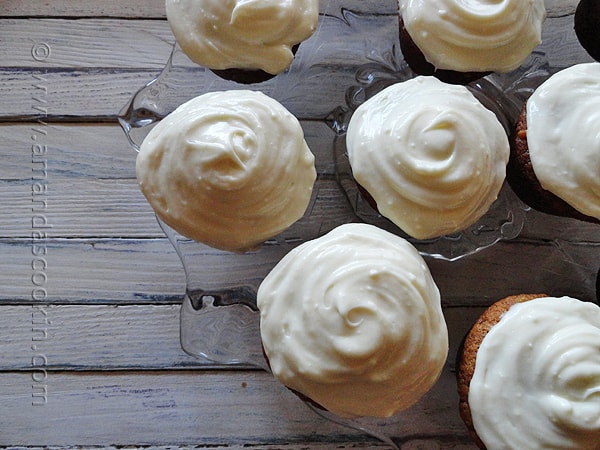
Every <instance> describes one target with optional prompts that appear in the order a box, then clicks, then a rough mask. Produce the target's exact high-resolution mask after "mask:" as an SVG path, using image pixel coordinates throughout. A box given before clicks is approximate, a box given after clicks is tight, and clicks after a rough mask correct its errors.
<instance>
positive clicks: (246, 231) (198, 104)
mask: <svg viewBox="0 0 600 450" xmlns="http://www.w3.org/2000/svg"><path fill="white" fill-rule="evenodd" d="M136 172H137V178H138V181H139V185H140V187H141V190H142V192H143V193H144V195H145V196H146V198H147V199H148V201H149V203H150V205H151V206H152V207H153V209H154V211H155V212H156V214H157V215H158V216H159V217H160V218H161V219H162V220H164V222H166V223H167V224H168V225H170V226H171V227H172V228H174V229H175V230H176V231H178V232H179V233H181V234H183V235H184V236H187V237H189V238H191V239H195V240H197V241H200V242H203V243H205V244H208V245H210V246H213V247H216V248H219V249H224V250H232V251H243V250H248V249H250V248H252V247H254V246H256V245H258V244H260V243H261V242H263V241H264V240H266V239H268V238H270V237H273V236H275V235H276V234H278V233H279V232H281V231H283V230H284V229H285V228H287V227H288V226H290V225H291V224H292V223H294V222H295V221H296V220H298V219H299V218H300V217H302V215H303V214H304V212H305V210H306V208H307V206H308V203H309V201H310V197H311V192H312V187H313V184H314V181H315V179H316V170H315V166H314V156H313V154H312V153H311V152H310V150H309V148H308V146H307V144H306V142H305V140H304V134H303V131H302V128H301V126H300V123H299V122H298V120H297V119H296V118H295V117H294V116H293V115H292V114H291V113H290V112H289V111H287V110H286V109H285V108H284V107H283V106H282V105H281V104H280V103H279V102H277V101H276V100H274V99H272V98H270V97H268V96H267V95H265V94H262V93H260V92H254V91H226V92H212V93H208V94H204V95H201V96H199V97H196V98H194V99H192V100H190V101H188V102H186V103H184V104H183V105H181V106H180V107H178V108H177V109H176V110H175V111H174V112H172V113H171V114H169V115H168V116H167V117H165V118H164V119H163V120H161V121H160V122H159V123H158V124H157V125H156V126H155V127H154V128H153V129H152V130H151V131H150V133H149V134H148V136H147V137H146V138H145V139H144V142H143V143H142V145H141V148H140V152H139V154H138V156H137V162H136Z"/></svg>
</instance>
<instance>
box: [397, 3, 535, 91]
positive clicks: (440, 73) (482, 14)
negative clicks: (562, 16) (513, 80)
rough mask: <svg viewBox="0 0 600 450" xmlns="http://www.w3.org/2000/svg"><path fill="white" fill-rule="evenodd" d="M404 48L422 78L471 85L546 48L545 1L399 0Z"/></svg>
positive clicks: (412, 66) (505, 69)
mask: <svg viewBox="0 0 600 450" xmlns="http://www.w3.org/2000/svg"><path fill="white" fill-rule="evenodd" d="M399 7H400V45H401V49H402V54H403V55H404V58H405V60H406V62H407V63H408V65H409V66H411V68H412V69H413V70H414V71H415V72H416V73H418V74H420V75H433V76H436V77H438V78H440V79H441V80H443V81H446V82H449V83H456V84H466V83H468V82H470V81H473V80H475V79H477V78H480V77H481V76H483V75H486V74H487V73H489V72H510V71H512V70H514V69H516V68H517V67H519V66H520V65H521V63H522V62H523V61H524V60H525V59H526V58H527V57H528V56H529V55H530V54H531V52H532V51H533V49H534V48H535V47H536V46H537V45H538V44H540V43H541V30H542V23H543V21H544V19H545V17H546V9H545V7H544V1H543V0H472V1H467V0H426V1H425V0H399Z"/></svg>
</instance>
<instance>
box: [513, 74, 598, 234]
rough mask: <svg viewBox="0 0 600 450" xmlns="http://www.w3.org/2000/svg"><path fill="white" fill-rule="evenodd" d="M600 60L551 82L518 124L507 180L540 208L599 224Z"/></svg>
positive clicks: (535, 96)
mask: <svg viewBox="0 0 600 450" xmlns="http://www.w3.org/2000/svg"><path fill="white" fill-rule="evenodd" d="M598 130H600V63H589V64H579V65H575V66H572V67H569V68H567V69H564V70H562V71H560V72H558V73H556V74H554V75H553V76H551V77H550V78H549V79H548V80H546V81H545V82H544V83H543V84H542V85H541V86H540V87H538V88H537V89H536V90H535V92H534V93H533V94H532V95H531V97H530V98H529V99H528V101H527V102H526V104H525V106H524V108H523V110H522V113H521V116H520V117H519V120H518V122H517V125H516V127H515V132H514V136H513V139H512V145H511V159H510V162H509V169H508V176H507V178H508V181H509V183H510V185H511V187H512V188H513V190H514V191H515V193H516V194H517V195H518V196H519V197H520V198H521V199H522V200H523V201H524V202H525V203H527V204H528V205H529V206H531V207H532V208H535V209H537V210H539V211H542V212H545V213H548V214H553V215H558V216H564V217H573V218H577V219H580V220H585V221H589V222H595V223H600V132H599V131H598Z"/></svg>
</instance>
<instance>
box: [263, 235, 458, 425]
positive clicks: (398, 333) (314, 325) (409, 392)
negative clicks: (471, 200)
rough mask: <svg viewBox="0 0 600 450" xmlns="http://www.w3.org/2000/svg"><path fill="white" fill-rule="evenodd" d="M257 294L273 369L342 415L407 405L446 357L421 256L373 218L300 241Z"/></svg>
mask: <svg viewBox="0 0 600 450" xmlns="http://www.w3.org/2000/svg"><path fill="white" fill-rule="evenodd" d="M257 301H258V307H259V309H260V318H261V322H260V329H261V336H262V342H263V347H264V350H265V354H266V355H267V357H268V360H269V363H270V366H271V369H272V371H273V374H274V375H275V376H276V377H277V378H278V379H279V380H280V381H282V382H283V383H284V384H285V385H286V386H288V387H289V388H291V389H294V390H296V391H298V392H300V393H302V394H304V395H306V396H308V397H309V398H311V399H312V400H313V401H315V402H316V403H318V404H320V405H321V406H323V407H324V408H326V409H328V410H329V411H331V412H333V413H336V414H338V415H340V416H346V417H348V416H373V417H386V416H390V415H393V414H394V413H396V412H398V411H400V410H402V409H405V408H408V407H409V406H411V405H412V404H414V403H415V402H417V401H418V400H419V398H421V396H422V395H423V394H425V393H426V392H427V391H428V390H429V389H430V388H431V387H432V386H433V384H434V383H435V382H436V380H437V379H438V377H439V375H440V372H441V370H442V368H443V366H444V363H445V361H446V356H447V353H448V331H447V328H446V324H445V321H444V317H443V315H442V309H441V304H440V294H439V291H438V288H437V286H436V284H435V283H434V280H433V278H432V277H431V274H430V272H429V269H428V267H427V265H426V264H425V261H424V260H423V258H422V257H421V256H420V255H419V253H418V252H417V251H416V249H415V248H414V247H413V246H412V245H411V244H410V243H408V242H407V241H406V240H404V239H402V238H400V237H398V236H396V235H393V234H391V233H389V232H387V231H384V230H381V229H379V228H377V227H375V226H372V225H367V224H345V225H341V226H339V227H337V228H335V229H334V230H332V231H330V232H329V233H328V234H326V235H324V236H322V237H320V238H318V239H316V240H313V241H309V242H306V243H304V244H302V245H300V246H299V247H297V248H295V249H294V250H292V251H291V252H290V253H288V254H287V255H286V256H285V257H284V258H283V259H282V260H281V261H280V262H279V263H278V264H277V265H276V266H275V268H274V269H273V270H272V271H271V273H269V275H268V276H267V277H266V278H265V280H264V281H263V283H262V284H261V285H260V287H259V290H258V295H257Z"/></svg>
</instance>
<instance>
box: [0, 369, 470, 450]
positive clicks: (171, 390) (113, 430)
mask: <svg viewBox="0 0 600 450" xmlns="http://www.w3.org/2000/svg"><path fill="white" fill-rule="evenodd" d="M35 373H37V374H38V375H36V377H37V378H36V379H37V380H40V381H35V380H33V374H35ZM0 379H1V380H2V383H1V385H0V401H2V405H3V412H4V413H5V414H4V415H3V427H2V429H1V430H0V443H2V444H13V443H17V444H20V445H36V444H38V443H40V442H43V443H45V444H47V445H60V446H66V445H75V444H77V445H100V446H102V445H132V444H137V445H166V444H169V443H173V442H175V443H177V444H179V445H201V446H202V445H216V444H221V445H227V444H238V445H239V444H248V445H257V444H263V443H271V444H276V443H301V442H302V443H306V444H310V443H319V442H321V443H322V442H323V441H325V440H326V441H327V442H328V443H331V445H335V442H336V441H340V442H348V441H354V442H363V443H364V442H373V439H372V438H370V437H368V436H367V435H365V434H364V433H361V432H358V431H354V430H352V429H350V428H346V427H342V426H340V425H337V424H334V423H332V422H330V421H326V420H323V419H322V418H320V417H318V416H317V415H315V414H314V412H312V411H310V410H309V409H308V408H307V407H306V406H305V405H303V404H302V402H301V401H300V400H299V399H298V398H297V397H295V396H294V395H293V394H292V393H291V392H289V391H288V390H287V389H285V388H284V387H283V386H281V385H280V384H279V383H278V382H277V381H275V380H274V379H273V378H272V377H271V376H270V375H269V374H267V373H264V372H260V371H259V372H241V373H239V372H214V371H184V372H172V371H158V372H153V371H150V372H132V373H130V372H83V373H72V372H51V371H49V372H47V374H46V376H44V375H43V374H42V373H40V372H39V371H37V372H32V373H27V372H24V373H15V372H8V373H2V374H0ZM454 386H455V382H454V375H453V374H451V373H449V372H447V371H446V372H444V374H443V376H442V378H441V379H440V380H439V382H438V384H437V385H436V387H435V388H434V389H433V390H432V391H431V392H430V393H429V394H428V395H426V396H425V397H424V398H423V399H422V400H421V402H420V403H419V404H418V407H415V408H412V409H410V410H408V411H406V412H404V413H401V414H399V415H398V416H396V417H394V418H392V419H390V420H385V421H380V422H381V425H378V426H377V429H378V430H379V431H384V432H387V433H390V434H391V435H393V436H403V437H404V438H403V439H405V440H406V441H413V440H415V439H416V440H417V441H418V439H419V438H423V439H427V437H431V438H436V437H437V439H438V440H443V438H447V439H448V440H449V441H450V442H451V443H454V444H456V443H457V442H458V443H465V442H468V439H467V438H466V436H465V434H466V433H465V430H464V426H463V425H462V422H461V421H460V419H459V418H458V412H457V409H458V408H457V395H456V393H455V391H456V389H455V387H454ZM42 388H45V391H44V392H45V395H46V397H45V404H44V405H43V406H33V405H32V403H35V402H36V401H37V402H42V401H43V399H42V398H41V397H39V396H38V397H32V395H33V394H34V393H37V394H38V395H40V392H41V390H42ZM65 423H68V424H69V426H64V424H65ZM31 424H35V426H31ZM330 448H331V447H330ZM409 448H410V447H409Z"/></svg>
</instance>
